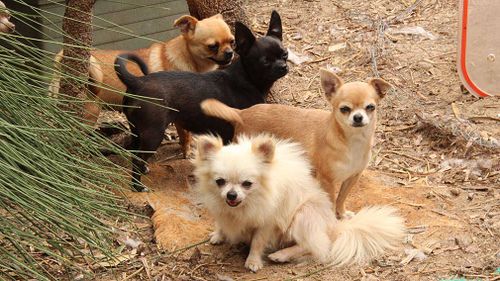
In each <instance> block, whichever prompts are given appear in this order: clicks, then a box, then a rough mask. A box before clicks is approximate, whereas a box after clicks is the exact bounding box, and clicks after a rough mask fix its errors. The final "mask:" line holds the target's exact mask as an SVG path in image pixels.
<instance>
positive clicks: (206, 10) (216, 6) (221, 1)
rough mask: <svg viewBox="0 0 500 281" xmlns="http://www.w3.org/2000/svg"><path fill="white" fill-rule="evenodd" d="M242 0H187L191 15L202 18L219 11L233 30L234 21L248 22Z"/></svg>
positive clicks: (247, 23)
mask: <svg viewBox="0 0 500 281" xmlns="http://www.w3.org/2000/svg"><path fill="white" fill-rule="evenodd" d="M242 2H243V1H242V0H187V3H188V6H189V12H190V13H191V15H192V16H194V17H196V18H198V19H204V18H208V17H210V16H213V15H215V14H218V13H220V14H222V16H223V17H224V20H225V21H226V22H227V24H228V25H229V27H231V30H232V31H233V32H234V23H235V22H236V21H240V22H242V23H244V24H246V25H249V23H250V21H249V20H248V17H247V15H246V13H245V10H243V7H242V5H243V3H242Z"/></svg>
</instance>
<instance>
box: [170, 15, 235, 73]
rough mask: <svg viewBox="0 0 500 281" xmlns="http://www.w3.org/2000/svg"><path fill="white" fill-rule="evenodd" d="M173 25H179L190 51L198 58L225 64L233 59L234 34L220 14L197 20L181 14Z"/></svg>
mask: <svg viewBox="0 0 500 281" xmlns="http://www.w3.org/2000/svg"><path fill="white" fill-rule="evenodd" d="M174 26H176V27H179V28H180V29H181V32H182V34H183V36H184V38H185V39H186V41H187V42H188V47H189V49H190V50H191V52H192V53H193V54H194V55H196V56H198V58H199V59H204V60H209V61H211V62H214V63H216V64H218V65H227V64H229V63H231V60H232V59H233V55H234V52H233V46H234V36H233V34H232V33H231V30H230V29H229V26H228V25H227V24H226V22H225V21H224V19H223V18H222V15H220V14H217V15H215V16H212V17H209V18H206V19H203V20H200V21H198V20H197V19H195V18H194V17H191V16H182V17H180V18H179V19H177V20H176V21H175V23H174Z"/></svg>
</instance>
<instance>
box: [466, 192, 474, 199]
mask: <svg viewBox="0 0 500 281" xmlns="http://www.w3.org/2000/svg"><path fill="white" fill-rule="evenodd" d="M467 199H468V200H472V199H474V192H469V193H468V194H467Z"/></svg>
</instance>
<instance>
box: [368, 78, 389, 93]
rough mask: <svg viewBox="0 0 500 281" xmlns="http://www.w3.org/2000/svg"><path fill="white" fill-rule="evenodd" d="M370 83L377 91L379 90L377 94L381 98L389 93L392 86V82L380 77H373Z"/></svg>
mask: <svg viewBox="0 0 500 281" xmlns="http://www.w3.org/2000/svg"><path fill="white" fill-rule="evenodd" d="M368 84H370V85H371V86H372V87H373V88H375V91H377V95H378V96H379V97H380V98H383V97H384V96H385V94H386V93H387V90H389V89H390V88H392V85H391V84H389V83H387V82H385V81H384V80H382V79H380V78H373V79H371V80H370V81H369V82H368Z"/></svg>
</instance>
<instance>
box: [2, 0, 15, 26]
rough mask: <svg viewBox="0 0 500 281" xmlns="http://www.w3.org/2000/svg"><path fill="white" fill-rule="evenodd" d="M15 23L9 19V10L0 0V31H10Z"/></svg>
mask: <svg viewBox="0 0 500 281" xmlns="http://www.w3.org/2000/svg"><path fill="white" fill-rule="evenodd" d="M15 27H16V26H15V25H14V24H13V23H12V22H11V21H10V12H9V10H7V8H6V7H5V4H4V3H3V2H2V1H0V33H2V32H3V33H11V32H12V31H14V29H15Z"/></svg>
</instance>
